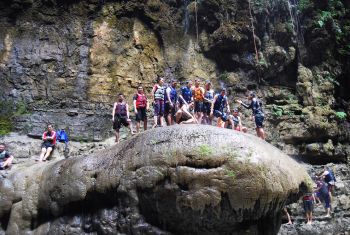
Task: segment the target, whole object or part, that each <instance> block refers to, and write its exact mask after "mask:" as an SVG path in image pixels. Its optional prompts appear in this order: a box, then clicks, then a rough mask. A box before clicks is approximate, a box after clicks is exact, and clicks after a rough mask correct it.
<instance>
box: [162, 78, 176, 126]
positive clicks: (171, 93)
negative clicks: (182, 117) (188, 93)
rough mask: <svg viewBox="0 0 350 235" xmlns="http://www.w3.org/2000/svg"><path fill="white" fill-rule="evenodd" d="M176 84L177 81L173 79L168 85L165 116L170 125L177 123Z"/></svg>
mask: <svg viewBox="0 0 350 235" xmlns="http://www.w3.org/2000/svg"><path fill="white" fill-rule="evenodd" d="M176 86H177V81H176V80H175V79H173V80H171V84H170V86H168V87H167V89H166V96H165V100H166V101H165V117H166V119H167V123H168V125H169V126H170V125H174V123H175V113H176V106H177V100H178V97H177V91H176Z"/></svg>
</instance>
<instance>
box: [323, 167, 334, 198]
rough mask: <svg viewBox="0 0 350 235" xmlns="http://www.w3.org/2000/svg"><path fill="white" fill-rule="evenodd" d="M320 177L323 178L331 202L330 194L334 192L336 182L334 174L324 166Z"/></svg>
mask: <svg viewBox="0 0 350 235" xmlns="http://www.w3.org/2000/svg"><path fill="white" fill-rule="evenodd" d="M321 177H322V178H323V180H324V182H325V183H326V184H327V188H328V192H329V197H330V201H331V202H332V193H333V191H334V186H335V182H336V179H335V176H334V173H333V171H332V170H331V168H330V167H328V166H325V167H324V172H323V173H322V174H321Z"/></svg>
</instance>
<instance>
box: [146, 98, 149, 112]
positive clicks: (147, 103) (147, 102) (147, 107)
mask: <svg viewBox="0 0 350 235" xmlns="http://www.w3.org/2000/svg"><path fill="white" fill-rule="evenodd" d="M146 109H147V110H149V101H148V98H147V97H146Z"/></svg>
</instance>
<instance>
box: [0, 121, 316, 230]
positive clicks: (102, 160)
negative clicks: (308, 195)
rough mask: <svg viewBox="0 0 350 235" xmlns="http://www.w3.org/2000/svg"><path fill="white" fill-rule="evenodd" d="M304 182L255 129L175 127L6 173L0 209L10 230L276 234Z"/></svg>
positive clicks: (300, 172) (4, 225)
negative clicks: (246, 131)
mask: <svg viewBox="0 0 350 235" xmlns="http://www.w3.org/2000/svg"><path fill="white" fill-rule="evenodd" d="M309 182H310V178H309V176H308V174H307V172H306V171H305V169H304V168H303V167H302V166H300V165H299V164H298V163H296V162H295V161H294V160H293V159H291V158H290V157H288V156H286V155H285V154H283V153H282V152H281V151H280V150H278V149H277V148H275V147H273V146H271V145H269V144H268V143H266V142H263V141H260V140H259V139H257V138H256V137H254V136H252V135H248V134H241V133H238V132H233V131H230V130H225V129H219V128H216V127H210V126H199V125H188V126H185V127H183V126H173V127H166V128H157V129H154V130H150V131H146V132H144V133H142V134H139V135H137V136H135V137H133V138H131V139H129V140H127V141H125V142H123V143H121V144H119V145H116V146H114V147H112V148H110V149H106V150H103V151H100V152H96V153H93V154H91V155H88V156H85V157H75V158H69V159H66V160H61V161H56V162H52V163H49V164H47V165H44V164H36V165H33V166H32V167H27V168H25V169H23V170H22V171H17V172H13V173H11V174H9V175H8V176H7V178H6V179H4V180H2V181H1V186H0V198H1V207H0V208H1V209H0V216H1V221H2V229H4V230H5V231H6V233H7V234H23V233H28V234H36V233H38V234H63V233H66V234H72V233H79V234H87V233H98V234H111V233H112V234H116V233H127V234H131V233H136V234H168V233H169V234H170V233H172V234H202V233H211V234H232V233H239V234H245V233H248V234H249V233H253V232H256V233H259V234H275V233H276V232H277V231H278V229H279V226H280V222H281V220H280V213H281V210H282V208H283V206H284V205H285V203H286V202H287V201H293V200H295V198H297V196H298V194H300V187H303V185H304V187H305V186H306V187H307V185H308V184H309Z"/></svg>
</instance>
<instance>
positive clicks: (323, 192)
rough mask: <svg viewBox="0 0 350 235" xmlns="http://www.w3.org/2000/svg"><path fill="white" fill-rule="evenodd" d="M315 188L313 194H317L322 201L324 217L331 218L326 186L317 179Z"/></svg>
mask: <svg viewBox="0 0 350 235" xmlns="http://www.w3.org/2000/svg"><path fill="white" fill-rule="evenodd" d="M316 184H317V188H316V190H315V192H319V193H320V196H321V198H322V199H323V201H324V203H325V205H324V207H325V209H326V216H325V217H327V218H330V217H331V201H330V197H329V192H328V188H327V184H326V183H325V182H324V181H322V180H321V179H318V180H317V182H316Z"/></svg>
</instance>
